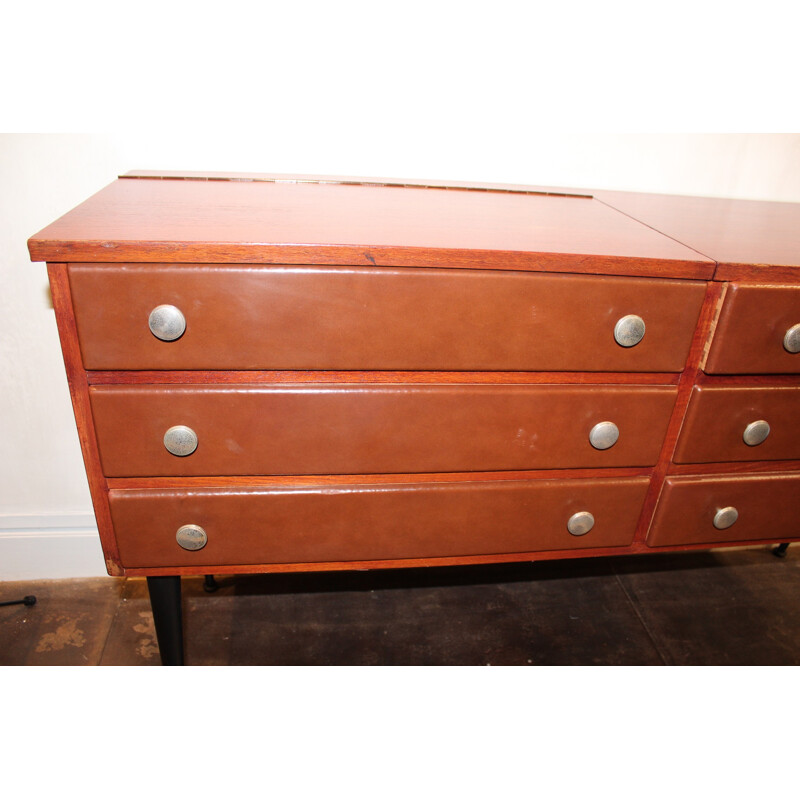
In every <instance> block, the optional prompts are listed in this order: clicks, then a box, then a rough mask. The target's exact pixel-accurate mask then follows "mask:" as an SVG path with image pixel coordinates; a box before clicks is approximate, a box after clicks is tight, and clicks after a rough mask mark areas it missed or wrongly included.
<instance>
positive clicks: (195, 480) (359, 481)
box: [106, 467, 653, 492]
mask: <svg viewBox="0 0 800 800" xmlns="http://www.w3.org/2000/svg"><path fill="white" fill-rule="evenodd" d="M652 472H653V467H601V468H600V467H586V468H582V469H575V468H565V469H540V470H525V471H523V470H514V471H511V470H509V471H496V472H414V473H379V474H369V475H226V476H214V475H212V476H204V477H198V476H192V477H181V476H164V477H146V478H107V479H106V483H107V486H108V490H109V491H111V492H115V491H159V490H163V491H168V490H170V489H195V490H203V489H209V490H211V489H236V488H238V489H245V488H250V489H253V490H258V489H261V488H263V489H265V490H266V489H269V488H280V487H282V488H286V487H288V488H291V487H297V488H314V487H320V488H322V487H331V486H343V487H344V486H370V485H388V486H392V485H394V486H403V485H415V484H426V483H427V484H440V485H441V484H448V483H468V484H479V483H496V482H503V481H537V480H542V481H546V480H559V481H566V480H576V481H578V480H623V479H637V478H638V479H642V478H644V479H648V480H649V479H650V477H651V475H652Z"/></svg>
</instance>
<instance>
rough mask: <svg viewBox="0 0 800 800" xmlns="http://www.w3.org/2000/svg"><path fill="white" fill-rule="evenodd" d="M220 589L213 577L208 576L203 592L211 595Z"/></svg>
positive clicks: (204, 582) (205, 579)
mask: <svg viewBox="0 0 800 800" xmlns="http://www.w3.org/2000/svg"><path fill="white" fill-rule="evenodd" d="M217 589H219V584H218V583H217V582H216V580H215V579H214V576H213V575H206V576H205V578H204V580H203V591H204V592H208V593H209V594H211V593H212V592H216V591H217Z"/></svg>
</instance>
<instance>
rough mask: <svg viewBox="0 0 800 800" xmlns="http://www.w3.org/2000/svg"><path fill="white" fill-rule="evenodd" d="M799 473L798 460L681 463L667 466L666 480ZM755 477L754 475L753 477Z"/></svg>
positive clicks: (799, 461)
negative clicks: (673, 478)
mask: <svg viewBox="0 0 800 800" xmlns="http://www.w3.org/2000/svg"><path fill="white" fill-rule="evenodd" d="M791 471H800V460H798V459H775V460H774V461H767V460H764V461H702V462H683V463H673V464H670V465H669V469H668V470H667V478H672V477H686V478H688V477H692V476H695V477H698V478H704V477H710V476H713V475H719V476H720V477H740V478H746V477H748V476H749V475H753V474H754V473H756V474H758V476H759V477H764V475H763V474H762V473H766V474H771V473H775V472H780V473H782V472H791ZM754 477H755V475H754Z"/></svg>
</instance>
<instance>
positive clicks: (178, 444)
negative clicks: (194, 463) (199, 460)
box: [164, 425, 197, 456]
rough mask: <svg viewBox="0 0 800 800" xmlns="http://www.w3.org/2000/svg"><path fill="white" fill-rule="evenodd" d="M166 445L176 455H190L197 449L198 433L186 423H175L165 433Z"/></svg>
mask: <svg viewBox="0 0 800 800" xmlns="http://www.w3.org/2000/svg"><path fill="white" fill-rule="evenodd" d="M164 447H166V448H167V450H169V452H170V453H172V455H174V456H190V455H191V454H192V453H194V451H195V450H197V434H196V433H195V432H194V431H193V430H192V429H191V428H187V427H186V425H173V426H172V427H171V428H170V429H169V430H168V431H167V432H166V433H165V434H164Z"/></svg>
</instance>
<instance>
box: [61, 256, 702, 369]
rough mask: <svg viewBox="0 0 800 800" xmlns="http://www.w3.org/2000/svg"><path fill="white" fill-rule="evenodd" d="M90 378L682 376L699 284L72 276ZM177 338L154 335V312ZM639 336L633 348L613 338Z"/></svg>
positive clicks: (254, 272) (367, 276)
mask: <svg viewBox="0 0 800 800" xmlns="http://www.w3.org/2000/svg"><path fill="white" fill-rule="evenodd" d="M69 274H70V285H71V288H72V294H73V303H74V307H75V314H76V318H77V326H78V334H79V338H80V344H81V351H82V354H83V361H84V366H85V367H86V368H87V369H90V370H102V369H125V370H127V369H170V370H176V369H242V370H246V369H297V370H302V369H332V370H333V369H342V370H361V369H376V370H544V371H591V372H597V371H614V372H616V371H624V372H678V371H680V370H682V369H683V366H684V361H685V359H686V355H687V353H688V350H689V345H690V343H691V339H692V334H693V331H694V327H695V324H696V322H697V319H698V315H699V311H700V306H701V304H702V301H703V297H704V291H705V284H704V283H701V282H694V281H670V280H659V279H645V278H620V277H600V276H579V275H546V274H531V273H523V272H500V271H481V270H458V269H443V270H435V269H403V268H386V267H380V268H364V267H361V268H357V267H264V266H250V267H239V266H192V265H179V266H175V265H150V264H117V265H113V266H109V265H98V264H72V265H70V268H69ZM165 304H167V305H174V306H176V307H177V308H179V309H181V311H182V313H183V314H184V316H185V318H186V331H185V333H184V334H183V336H181V338H180V339H177V340H176V341H172V342H164V341H160V340H159V339H157V338H156V337H155V336H153V334H152V333H151V332H150V330H149V328H148V317H149V314H150V312H151V311H152V309H154V308H155V307H156V306H159V305H165ZM629 314H635V315H638V316H640V317H642V318H643V319H644V321H645V324H646V326H647V329H646V333H645V336H644V339H643V340H642V341H641V342H640V343H639V344H637V345H635V346H634V347H621V346H620V345H618V344H617V343H616V341H615V340H614V326H615V324H616V322H617V321H618V320H619V319H620V318H621V317H623V316H626V315H629Z"/></svg>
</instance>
